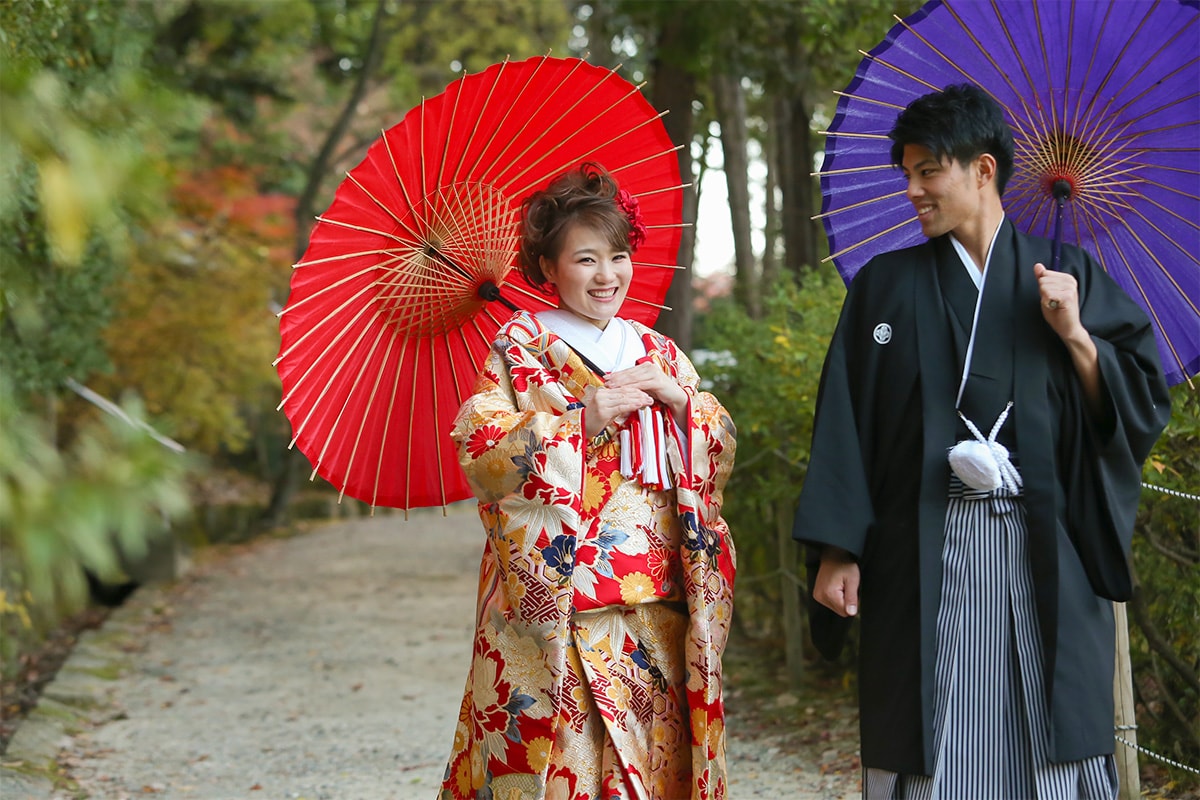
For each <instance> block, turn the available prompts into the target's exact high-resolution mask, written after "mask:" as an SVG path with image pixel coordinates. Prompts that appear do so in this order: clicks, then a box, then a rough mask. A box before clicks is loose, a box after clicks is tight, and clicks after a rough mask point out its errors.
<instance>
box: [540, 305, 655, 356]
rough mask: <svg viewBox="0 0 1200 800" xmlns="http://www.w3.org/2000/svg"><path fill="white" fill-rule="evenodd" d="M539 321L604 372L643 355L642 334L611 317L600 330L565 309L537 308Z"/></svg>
mask: <svg viewBox="0 0 1200 800" xmlns="http://www.w3.org/2000/svg"><path fill="white" fill-rule="evenodd" d="M534 316H536V317H537V320H538V322H540V323H542V324H543V325H545V326H546V327H547V328H549V329H550V330H551V331H553V332H554V333H555V334H556V335H557V336H558V337H559V338H560V339H563V340H564V341H565V342H566V343H567V344H569V345H571V347H572V348H574V349H575V351H576V352H578V353H581V354H582V355H584V356H585V357H587V358H588V359H589V360H590V361H591V362H592V363H593V364H595V365H596V366H597V367H599V368H600V369H602V370H604V371H605V372H615V371H616V370H619V369H625V368H626V367H632V366H633V365H634V364H636V363H637V360H638V359H639V358H641V357H642V356H644V355H646V346H645V344H643V343H642V337H641V336H638V332H637V331H636V330H635V329H634V327H633V326H632V325H630V324H629V323H628V322H626V321H625V320H623V319H621V318H620V317H613V318H612V319H611V320H609V322H608V325H606V326H605V327H604V329H603V330H601V329H600V328H597V327H596V326H595V325H593V324H592V323H591V322H589V321H588V320H586V319H584V318H582V317H580V316H579V315H577V314H575V313H574V312H572V311H568V310H566V309H565V308H556V309H551V310H549V311H539V312H538V313H537V314H535V315H534Z"/></svg>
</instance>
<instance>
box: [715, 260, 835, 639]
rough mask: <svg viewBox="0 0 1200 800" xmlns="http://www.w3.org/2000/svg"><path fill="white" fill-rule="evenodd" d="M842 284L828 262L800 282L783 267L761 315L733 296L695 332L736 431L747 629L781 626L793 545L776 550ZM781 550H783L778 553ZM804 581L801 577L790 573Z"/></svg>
mask: <svg viewBox="0 0 1200 800" xmlns="http://www.w3.org/2000/svg"><path fill="white" fill-rule="evenodd" d="M845 294H846V289H845V286H844V285H843V283H842V281H841V279H840V278H839V277H838V276H837V274H836V273H835V272H834V271H833V270H832V269H830V270H827V271H825V272H810V273H807V274H806V275H805V279H804V285H803V287H798V286H797V285H796V284H795V282H794V281H793V280H792V279H791V278H790V277H789V276H787V275H785V276H784V277H783V278H782V279H781V281H780V282H779V283H778V284H777V285H775V286H773V287H767V291H766V292H765V298H764V313H763V318H762V319H759V320H755V319H751V318H750V317H749V316H747V314H746V313H745V311H744V310H742V309H741V308H740V307H739V306H738V305H736V304H735V303H734V302H733V301H731V300H728V301H723V302H721V303H718V304H717V305H715V306H714V307H713V310H712V311H710V312H709V313H708V314H707V315H706V316H705V317H704V318H703V319H702V321H701V323H700V326H699V328H698V330H697V335H696V341H697V343H698V345H699V347H700V348H701V349H700V350H699V352H698V353H697V354H696V356H697V360H698V361H699V362H700V364H699V367H700V373H701V375H703V376H704V377H705V379H706V380H709V381H711V383H712V391H713V392H714V393H716V395H717V397H719V398H720V399H721V401H722V403H724V404H725V407H726V408H727V409H729V412H730V414H731V415H732V417H733V421H734V423H735V424H736V425H737V430H738V452H737V463H736V466H735V467H734V470H733V475H732V477H731V478H730V481H729V485H728V487H727V488H726V490H725V518H726V520H728V522H729V525H730V528H731V529H732V531H733V535H734V541H735V542H736V544H737V549H738V580H737V592H736V601H735V602H736V603H737V609H738V613H737V614H736V615H735V620H736V621H737V624H738V625H739V626H741V627H742V628H743V630H744V631H745V632H747V633H750V634H751V635H753V636H755V637H760V638H761V637H766V636H771V637H776V636H778V635H779V634H780V627H779V625H780V613H779V605H780V591H781V588H780V587H781V582H780V581H779V580H778V576H779V572H780V570H784V571H785V572H786V573H787V574H791V575H795V576H796V578H797V579H800V578H802V576H800V575H797V574H796V569H797V567H796V563H795V561H796V559H795V555H796V554H797V551H798V548H797V547H795V545H791V544H790V543H789V544H788V545H786V547H785V548H784V549H783V550H782V551H781V548H780V545H779V541H778V540H779V536H780V531H781V530H783V529H786V530H787V531H789V532H790V529H791V520H792V515H793V513H794V510H795V503H796V499H797V497H798V496H799V493H800V484H801V482H802V481H803V479H804V471H805V468H806V467H807V464H808V448H809V444H810V442H811V440H812V420H813V412H814V410H815V407H816V397H817V387H818V385H819V384H820V379H821V365H822V364H823V362H824V359H825V351H826V350H828V348H829V340H830V338H831V336H832V335H833V329H834V327H835V326H836V324H837V317H838V312H839V310H840V309H841V305H842V299H843V298H844V297H845ZM781 552H782V553H783V554H784V556H783V557H782V558H781ZM792 585H794V586H796V587H797V591H800V590H802V586H800V585H799V580H797V581H795V582H793V584H792Z"/></svg>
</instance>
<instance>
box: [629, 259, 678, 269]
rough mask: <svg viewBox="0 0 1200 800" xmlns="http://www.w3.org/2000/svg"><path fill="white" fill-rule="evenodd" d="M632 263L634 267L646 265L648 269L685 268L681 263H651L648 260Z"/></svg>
mask: <svg viewBox="0 0 1200 800" xmlns="http://www.w3.org/2000/svg"><path fill="white" fill-rule="evenodd" d="M632 263H633V266H635V267H648V268H650V269H687V267H685V266H683V265H682V264H651V263H650V262H648V261H634V262H632Z"/></svg>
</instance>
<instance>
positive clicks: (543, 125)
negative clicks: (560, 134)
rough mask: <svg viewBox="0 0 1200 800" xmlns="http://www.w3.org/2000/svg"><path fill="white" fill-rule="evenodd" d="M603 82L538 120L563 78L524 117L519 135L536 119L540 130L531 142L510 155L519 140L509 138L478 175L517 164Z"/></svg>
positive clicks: (580, 126) (612, 72)
mask: <svg viewBox="0 0 1200 800" xmlns="http://www.w3.org/2000/svg"><path fill="white" fill-rule="evenodd" d="M579 66H580V65H578V64H577V65H576V66H575V69H578V68H579ZM573 71H574V70H572V72H573ZM616 71H617V68H615V67H614V68H613V69H612V70H610V71H609V73H608V74H609V75H615V74H616ZM568 77H569V76H568ZM607 77H608V76H607V75H606V76H605V78H604V80H607ZM604 80H599V81H596V82H595V83H594V84H592V86H590V87H589V88H588V89H587V91H586V92H583V93H581V94H580V95H579V96H577V97H576V98H575V102H573V103H571V104H570V105H569V106H567V107H566V108H561V107H560V111H559V113H558V116H554V115H551V116H550V117H549V118H548V119H546V120H542V119H540V115H541V113H542V111H543V110H544V109H546V108H554V103H553V102H552V101H554V100H555V99H556V97H555V95H556V94H557V93H558V91H559V89H561V88H562V87H563V86H565V85H566V79H565V78H564V79H563V81H561V82H560V83H559V84H557V85H556V86H554V87H552V88H551V89H550V92H549V93H548V94H547V95H546V97H544V98H543V99H542V102H541V103H540V104H539V105H538V106H537V107H536V108H535V109H533V111H532V113H530V114H529V115H528V116H527V117H526V119H525V122H524V124H523V125H522V127H521V129H520V131H518V133H519V134H523V133H525V130H526V129H527V128H528V127H529V125H531V124H532V123H533V121H534V120H535V119H536V120H537V121H538V125H539V127H540V130H539V132H538V133H537V135H536V136H535V137H534V139H533V141H532V142H530V143H529V144H527V145H526V146H525V147H524V148H523V149H522V150H520V151H518V152H516V153H510V152H509V151H508V145H512V144H516V143H517V142H518V140H519V137H518V136H513V137H510V138H509V140H508V144H507V145H506V146H505V147H503V148H501V149H500V151H499V152H497V153H496V155H495V157H494V158H493V159H492V162H491V163H490V164H488V165H487V166H486V167H484V168H483V169H482V170H480V172H479V174H481V175H491V174H492V172H493V170H495V169H496V166H497V165H498V164H500V163H505V164H512V163H519V162H520V161H521V160H522V159H523V158H524V157H525V156H526V155H527V154H528V153H529V152H530V151H531V150H533V149H534V147H535V146H536V145H538V144H540V143H541V141H542V140H543V139H545V138H546V137H547V136H548V135H549V133H550V131H551V129H552V128H554V127H555V126H556V125H558V124H559V123H561V122H563V121H564V120H566V119H568V117H569V116H570V115H571V112H573V111H574V110H575V109H576V108H577V107H578V106H579V105H580V104H581V103H583V102H584V101H585V100H586V99H587V98H589V97H591V95H592V94H593V93H595V92H596V91H597V90H599V88H600V87H601V86H602V85H603V83H604ZM634 92H635V93H636V92H637V89H636V88H635V89H634ZM605 110H606V111H608V109H605ZM595 119H596V118H593V119H592V120H588V121H586V122H584V121H580V122H579V123H578V125H577V126H576V130H583V129H584V127H585V126H590V125H591V124H592V123H593V122H595ZM569 138H570V137H566V139H569ZM566 139H564V140H563V142H565V141H566ZM561 144H562V143H560V144H559V145H558V147H561ZM558 147H554V148H546V153H547V154H549V153H554V151H555V150H556V149H558ZM546 157H547V156H546V155H543V156H540V157H539V159H543V158H546ZM533 163H537V159H535V161H534V162H533ZM530 166H532V164H530ZM528 169H529V167H528V166H527V167H525V169H524V170H522V171H521V173H518V174H522V173H523V172H525V171H526V170H528ZM561 169H562V168H561V167H559V170H558V171H561ZM509 183H511V180H510V181H509Z"/></svg>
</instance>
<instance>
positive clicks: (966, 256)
mask: <svg viewBox="0 0 1200 800" xmlns="http://www.w3.org/2000/svg"><path fill="white" fill-rule="evenodd" d="M1003 225H1004V215H1003V214H1001V215H1000V221H999V222H998V223H996V230H994V231H992V241H991V242H990V243H989V244H988V249H987V257H986V258H984V260H983V270H982V271H980V270H978V269H976V268H975V262H974V261H973V260H972V259H971V255H970V253H968V252H967V248H965V247H963V244H962V242H960V241H959V240H958V239H957V238H955V236H954V234H953V233H952V234H950V243H951V244H953V245H954V252H956V253H958V258H959V260H960V261H961V262H962V265H963V269H965V270H966V271H967V274H968V275H970V276H971V281H972V282H973V283H974V284H975V288H976V289H977V290H978V296H977V297H976V298H975V315H974V316H973V317H972V318H971V338H970V340H969V341H968V342H967V357H966V358H965V359H963V371H962V378H961V379H960V380H959V382H958V397H957V398H955V400H954V407H955V408H958V406H959V405H960V404H961V403H962V396H963V390H964V389H966V387H967V376H968V375H969V374H971V356H973V355H974V354H975V331H976V329H977V328H978V327H979V307H980V305H982V304H983V287H984V284H986V283H987V274H988V266H990V265H991V263H992V251H993V250H995V249H996V237H997V236H999V235H1000V228H1001V227H1002V226H1003Z"/></svg>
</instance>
